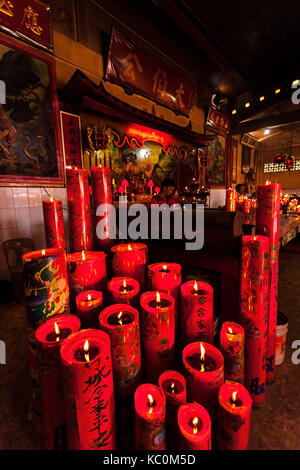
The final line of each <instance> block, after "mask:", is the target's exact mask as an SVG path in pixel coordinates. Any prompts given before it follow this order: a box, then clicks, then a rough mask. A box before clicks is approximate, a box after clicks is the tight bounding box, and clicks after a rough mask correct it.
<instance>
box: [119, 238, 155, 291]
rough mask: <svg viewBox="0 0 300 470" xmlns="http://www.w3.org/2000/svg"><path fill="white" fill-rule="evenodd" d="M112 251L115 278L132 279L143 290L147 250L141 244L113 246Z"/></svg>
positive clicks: (145, 246)
mask: <svg viewBox="0 0 300 470" xmlns="http://www.w3.org/2000/svg"><path fill="white" fill-rule="evenodd" d="M111 251H112V269H113V272H114V275H115V276H117V277H133V278H134V279H136V280H137V281H138V282H139V283H140V286H141V289H143V287H144V284H145V270H146V263H147V259H148V248H147V245H145V244H143V243H124V244H120V245H115V246H113V247H112V248H111Z"/></svg>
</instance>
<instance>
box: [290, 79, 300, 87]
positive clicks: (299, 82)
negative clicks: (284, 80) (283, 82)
mask: <svg viewBox="0 0 300 470" xmlns="http://www.w3.org/2000/svg"><path fill="white" fill-rule="evenodd" d="M297 85H300V80H299V79H297V80H294V81H293V83H292V86H297Z"/></svg>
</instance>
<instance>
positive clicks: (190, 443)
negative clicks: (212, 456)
mask: <svg viewBox="0 0 300 470" xmlns="http://www.w3.org/2000/svg"><path fill="white" fill-rule="evenodd" d="M178 426H179V429H180V433H181V437H180V444H179V445H180V447H179V448H180V449H181V450H211V419H210V416H209V414H208V412H207V411H206V409H205V408H204V406H202V405H199V403H196V402H194V403H187V404H186V405H182V406H181V407H180V408H179V411H178Z"/></svg>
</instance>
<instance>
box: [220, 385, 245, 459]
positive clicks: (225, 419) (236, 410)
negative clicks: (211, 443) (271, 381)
mask: <svg viewBox="0 0 300 470" xmlns="http://www.w3.org/2000/svg"><path fill="white" fill-rule="evenodd" d="M251 408H252V399H251V397H250V395H249V392H248V391H247V390H246V388H245V387H243V385H241V384H239V383H237V382H231V381H228V382H227V381H226V382H225V383H224V384H223V385H221V387H220V389H219V396H218V412H217V447H218V449H219V450H246V449H247V447H248V442H249V433H250V424H251Z"/></svg>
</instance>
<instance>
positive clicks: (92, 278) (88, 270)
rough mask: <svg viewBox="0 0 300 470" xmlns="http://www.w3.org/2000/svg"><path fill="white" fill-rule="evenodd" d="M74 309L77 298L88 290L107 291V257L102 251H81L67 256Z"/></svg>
mask: <svg viewBox="0 0 300 470" xmlns="http://www.w3.org/2000/svg"><path fill="white" fill-rule="evenodd" d="M67 266H68V276H69V283H70V294H71V303H72V307H73V308H75V298H76V295H78V294H79V293H80V292H83V291H86V290H98V291H102V292H103V291H105V289H106V282H107V272H106V255H105V253H103V252H102V251H81V252H79V253H70V254H68V255H67Z"/></svg>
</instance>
